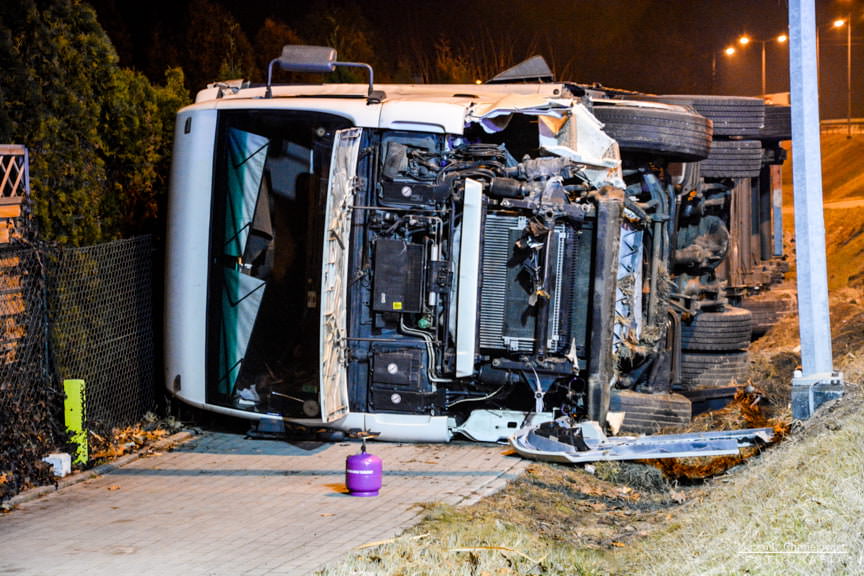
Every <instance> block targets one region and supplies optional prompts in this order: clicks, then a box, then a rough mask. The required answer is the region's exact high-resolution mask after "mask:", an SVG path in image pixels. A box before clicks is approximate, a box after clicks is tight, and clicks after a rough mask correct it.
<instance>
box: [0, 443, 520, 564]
mask: <svg viewBox="0 0 864 576" xmlns="http://www.w3.org/2000/svg"><path fill="white" fill-rule="evenodd" d="M358 450H359V443H355V442H342V443H325V444H322V443H308V442H307V443H302V444H299V445H295V444H291V443H288V442H283V441H276V440H252V439H246V438H244V437H243V436H242V435H236V434H228V433H221V432H207V433H205V434H203V435H202V436H200V437H197V438H195V439H193V440H192V441H190V442H187V443H186V444H184V445H182V446H180V447H178V448H177V449H176V450H174V451H173V452H164V453H161V454H158V455H155V456H150V457H146V458H140V459H138V460H135V461H133V462H131V463H129V464H126V465H125V466H123V467H121V468H118V469H116V470H114V471H111V472H109V473H107V474H105V475H103V476H99V477H96V478H93V479H90V480H88V481H86V482H82V483H79V484H75V485H71V486H67V487H65V488H63V489H61V490H58V491H57V492H54V493H52V494H50V495H48V496H46V497H44V498H41V499H39V500H34V501H30V502H26V503H24V504H21V505H19V506H18V507H17V508H16V509H15V510H13V511H12V512H10V513H8V514H5V515H2V516H0V542H2V543H3V544H2V552H0V573H4V574H5V573H15V574H19V575H37V574H47V573H66V572H69V573H75V572H79V573H86V574H87V575H88V576H115V575H116V574H158V575H159V576H172V575H177V576H180V575H182V576H197V575H199V574H200V575H202V576H203V575H218V574H226V575H231V576H236V575H238V574H244V575H249V576H263V575H272V576H279V575H280V574H291V575H294V576H297V575H302V574H308V573H311V572H313V571H314V570H317V569H320V568H321V567H322V566H323V565H325V564H326V563H328V562H333V561H337V560H338V559H340V558H343V557H345V556H347V555H349V554H350V553H352V552H353V551H354V550H355V549H356V548H357V547H358V546H361V545H363V544H366V543H368V542H372V541H377V540H383V539H386V538H390V537H393V536H395V535H398V534H399V533H401V532H402V531H403V530H404V529H406V528H408V527H410V526H412V525H414V524H415V523H416V522H418V521H419V520H420V519H421V518H422V515H423V510H422V508H421V507H419V506H417V505H418V504H421V503H426V502H446V503H449V504H454V505H459V504H465V503H470V502H473V501H476V500H477V499H479V498H480V497H482V496H483V495H486V494H488V493H490V492H491V491H493V490H495V489H499V488H500V487H502V486H503V485H504V483H505V482H506V481H508V480H510V479H512V478H515V477H516V476H517V475H518V474H519V473H520V472H521V471H522V470H523V469H524V467H525V463H524V462H523V461H522V460H520V459H519V458H518V457H516V456H510V455H508V454H507V452H508V451H507V449H506V448H505V447H503V446H496V445H480V444H472V443H459V442H457V443H451V444H393V443H383V442H382V443H371V444H370V445H369V451H370V452H373V453H374V454H376V455H377V456H379V457H381V458H382V460H383V462H384V482H383V487H382V490H381V493H380V495H379V496H377V497H373V498H358V497H353V496H350V495H348V494H346V493H345V487H344V477H345V459H346V457H347V456H349V455H351V454H354V453H356V452H358Z"/></svg>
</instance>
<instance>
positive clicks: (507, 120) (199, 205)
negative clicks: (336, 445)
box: [165, 46, 784, 441]
mask: <svg viewBox="0 0 864 576" xmlns="http://www.w3.org/2000/svg"><path fill="white" fill-rule="evenodd" d="M274 65H275V66H278V67H280V68H282V69H284V70H294V71H304V72H326V71H332V70H333V69H334V67H336V66H340V65H350V66H358V64H355V63H341V62H338V61H336V58H335V52H334V51H332V50H331V49H327V48H321V47H291V46H288V47H285V49H284V51H283V53H282V56H281V57H280V58H277V59H275V60H274V61H273V62H271V70H270V71H268V72H269V73H268V82H267V84H266V85H265V86H250V85H247V84H244V83H234V84H232V83H225V84H214V85H211V86H210V87H208V88H207V89H206V90H203V91H202V92H200V93H199V94H198V97H197V99H196V102H195V103H194V104H192V105H191V106H188V107H186V108H184V109H183V110H181V111H180V112H179V113H178V117H177V129H176V134H175V153H174V165H173V168H172V175H171V181H172V185H171V197H170V204H169V227H168V251H167V253H168V257H167V270H166V296H165V299H166V304H165V305H166V315H165V317H166V322H165V383H166V387H167V388H168V390H169V391H170V392H171V393H172V394H173V395H174V396H176V397H177V398H178V399H180V400H182V401H184V402H186V403H189V404H192V405H194V406H198V407H201V408H204V409H207V410H212V411H216V412H222V413H227V414H233V415H236V416H241V417H245V418H250V419H256V420H267V421H276V422H283V421H287V422H292V423H296V424H300V425H308V426H325V427H328V428H336V429H341V430H346V431H347V430H353V429H361V430H365V431H368V432H370V433H374V434H378V435H379V436H380V437H381V438H382V439H390V440H415V441H447V440H449V439H450V438H451V437H453V436H454V435H462V436H465V437H468V438H471V439H475V440H480V441H497V440H500V439H504V438H507V437H508V436H510V435H511V434H512V433H513V432H514V431H515V430H517V429H518V428H521V427H522V426H523V425H525V424H526V423H529V422H533V423H539V422H543V421H550V420H552V419H554V418H556V417H558V416H561V415H567V416H571V417H572V418H575V419H588V420H594V421H598V422H600V423H605V421H606V419H607V415H608V414H609V412H610V411H612V412H618V413H622V412H623V413H624V427H625V429H629V430H633V431H653V430H656V429H657V428H659V427H662V426H665V425H668V424H674V423H680V422H686V421H688V420H689V418H690V417H691V414H692V413H693V409H694V406H695V407H696V409H697V410H698V409H702V407H705V406H708V405H710V404H711V403H712V402H717V401H722V399H723V398H724V397H725V396H728V395H729V389H730V387H731V388H732V389H734V386H735V383H734V382H735V380H736V379H737V381H738V382H741V376H742V375H743V372H741V367H742V366H743V367H744V368H746V346H747V344H748V343H749V340H750V336H751V329H750V325H751V318H750V315H749V314H750V313H749V312H748V311H746V310H744V309H741V308H738V307H736V306H732V304H735V303H738V302H740V300H741V299H742V298H744V297H745V296H747V295H748V294H750V293H752V292H756V291H760V290H763V289H764V288H765V287H766V286H767V285H769V284H770V283H771V282H773V281H774V280H776V278H777V276H778V275H777V274H776V273H774V274H768V275H767V276H766V277H765V278H762V277H760V278H757V279H756V280H753V278H754V277H755V275H752V274H751V275H750V276H748V277H747V278H746V280H747V281H750V282H751V285H746V283H745V282H744V281H742V282H741V283H739V285H735V286H733V285H732V282H730V280H729V277H728V274H729V273H728V271H727V270H729V269H730V265H729V264H728V261H729V257H730V256H729V255H730V254H732V253H735V250H734V248H735V246H737V240H736V238H737V236H740V237H744V236H745V235H746V237H747V238H751V236H753V234H754V233H755V234H759V233H763V232H766V231H767V233H769V234H770V233H771V231H772V229H771V227H770V226H768V227H766V226H764V225H763V223H762V222H761V221H759V219H758V218H755V217H754V218H750V219H749V220H747V219H744V218H741V217H740V215H738V216H736V214H737V213H736V212H735V206H737V204H736V202H738V203H740V202H741V201H742V200H741V199H740V198H738V197H739V196H742V197H743V196H745V195H748V194H749V195H754V194H755V195H756V196H758V197H759V198H760V199H761V194H762V191H761V190H762V188H761V186H762V185H761V180H762V179H763V178H765V177H766V175H767V178H768V179H769V182H768V184H767V186H768V188H767V189H768V190H772V189H773V188H771V187H772V186H776V185H777V183H776V182H774V181H773V180H771V179H772V178H779V172H777V171H774V170H771V169H770V166H772V165H773V164H775V163H777V162H778V161H780V162H782V153H781V152H782V149H781V148H780V147H779V146H778V145H777V144H776V143H777V142H779V141H780V140H782V139H783V138H784V136H783V135H782V134H781V135H780V137H776V138H775V137H774V135H772V137H771V139H768V138H764V139H763V138H761V137H760V131H762V130H763V129H764V126H765V122H764V104H762V103H761V101H760V102H759V106H761V108H760V110H762V111H763V119H762V120H760V122H759V124H758V126H754V128H753V129H754V130H755V131H756V132H755V139H750V140H746V139H742V138H739V137H738V136H739V135H735V136H734V138H727V137H726V136H725V135H724V134H723V129H722V128H721V130H719V131H718V121H717V119H716V118H717V115H716V114H715V119H713V120H712V118H711V114H710V113H704V111H703V113H700V106H703V100H706V99H707V100H711V98H707V97H690V98H691V100H693V99H694V98H695V99H696V100H695V101H687V102H680V101H675V98H672V97H668V98H666V97H656V96H651V95H640V94H635V93H627V92H623V91H615V90H608V89H605V88H603V87H598V86H585V85H579V84H573V83H566V82H554V81H552V78H551V73H550V72H549V71H548V68H546V67H545V65H544V64H543V63H542V62H540V61H537V60H532V61H529V62H528V63H527V64H524V65H520V66H517V67H516V68H514V69H511V70H509V71H507V72H505V73H503V74H501V75H499V76H497V77H495V78H494V79H492V80H491V81H489V82H488V83H486V84H483V85H392V84H391V85H375V84H373V82H372V72H371V68H370V69H369V77H370V80H369V84H368V86H363V85H358V84H324V85H274V84H272V82H271V81H270V77H271V74H272V67H273V66H274ZM359 66H364V67H365V65H359ZM700 99H701V100H700ZM721 103H723V106H721V107H720V108H721V109H722V111H723V113H724V114H730V115H732V116H736V117H737V116H738V115H740V114H741V113H742V112H741V109H742V108H746V106H751V105H753V104H754V103H753V102H750V100H749V99H727V100H723V101H721ZM743 136H750V134H749V132H748V133H747V134H743ZM742 142H744V143H752V142H756V143H757V144H758V158H757V153H756V152H754V151H753V150H755V149H756V146H755V145H752V144H746V145H741V143H742ZM721 143H722V144H721ZM727 143H731V144H727ZM739 148H746V149H747V150H748V151H749V152H748V153H747V155H746V162H747V167H746V171H745V170H744V169H742V168H741V164H742V162H743V161H739V159H738V156H736V154H737V152H732V151H731V150H736V151H737V150H738V149H739ZM718 151H719V152H718ZM745 181H746V182H745ZM745 184H746V186H745ZM745 188H746V192H740V193H738V195H736V190H739V189H741V190H744V189H745ZM754 190H756V191H757V192H755V193H754V192H753V191H754ZM754 197H755V196H754ZM772 198H773V196H772ZM748 201H752V199H750V198H749V197H748ZM760 201H761V200H760ZM759 207H760V209H761V208H762V204H759ZM769 208H771V205H770V203H769ZM750 214H751V215H752V212H751V213H750ZM766 214H767V216H768V217H769V222H770V221H771V220H770V218H771V214H772V211H771V210H768V212H767V213H766ZM738 228H741V229H740V230H739V229H738ZM743 228H746V230H744V229H743ZM736 235H737V236H736ZM760 246H761V244H760ZM730 247H732V248H733V250H730ZM779 256H780V255H777V254H774V253H770V254H766V258H765V259H764V260H765V267H766V269H767V268H771V269H773V268H772V267H775V268H776V267H778V266H782V265H781V264H776V263H775V260H778V259H779V258H778V257H779ZM748 261H749V260H748ZM724 263H727V264H724ZM724 266H725V268H724ZM732 269H733V270H738V269H737V268H732ZM781 275H782V274H781ZM738 277H739V278H740V277H743V275H742V274H738ZM766 278H767V280H766Z"/></svg>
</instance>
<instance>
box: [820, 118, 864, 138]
mask: <svg viewBox="0 0 864 576" xmlns="http://www.w3.org/2000/svg"><path fill="white" fill-rule="evenodd" d="M820 127H821V131H822V133H823V134H853V135H855V136H861V135H862V134H864V118H852V119H849V120H847V119H846V118H838V119H832V120H822V122H821V124H820Z"/></svg>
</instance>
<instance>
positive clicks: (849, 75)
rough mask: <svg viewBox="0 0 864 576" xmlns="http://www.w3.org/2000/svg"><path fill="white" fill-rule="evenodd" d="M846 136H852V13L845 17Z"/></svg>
mask: <svg viewBox="0 0 864 576" xmlns="http://www.w3.org/2000/svg"><path fill="white" fill-rule="evenodd" d="M846 138H847V139H848V138H852V13H851V12H850V13H849V16H848V17H847V18H846Z"/></svg>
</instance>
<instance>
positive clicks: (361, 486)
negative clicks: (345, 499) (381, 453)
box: [345, 438, 382, 496]
mask: <svg viewBox="0 0 864 576" xmlns="http://www.w3.org/2000/svg"><path fill="white" fill-rule="evenodd" d="M381 464H382V463H381V458H379V457H378V456H375V455H374V454H367V453H366V438H363V445H362V447H361V448H360V454H352V455H351V456H348V458H346V459H345V487H346V488H348V493H349V494H351V496H377V495H378V490H380V489H381V475H382V467H381Z"/></svg>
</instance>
